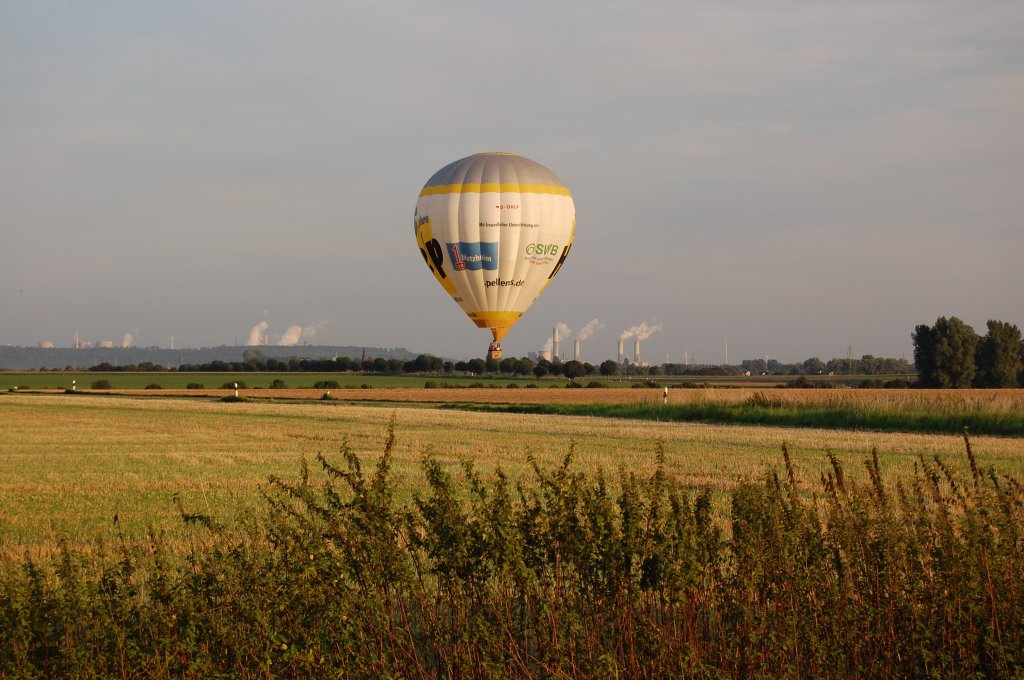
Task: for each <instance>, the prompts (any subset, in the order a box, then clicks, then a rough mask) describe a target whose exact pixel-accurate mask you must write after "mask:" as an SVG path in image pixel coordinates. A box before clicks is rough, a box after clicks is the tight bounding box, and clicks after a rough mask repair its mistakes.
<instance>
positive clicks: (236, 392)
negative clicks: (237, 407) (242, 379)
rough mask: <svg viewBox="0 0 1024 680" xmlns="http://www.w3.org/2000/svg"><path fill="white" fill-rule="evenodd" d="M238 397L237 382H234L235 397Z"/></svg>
mask: <svg viewBox="0 0 1024 680" xmlns="http://www.w3.org/2000/svg"><path fill="white" fill-rule="evenodd" d="M237 398H238V383H235V399H237Z"/></svg>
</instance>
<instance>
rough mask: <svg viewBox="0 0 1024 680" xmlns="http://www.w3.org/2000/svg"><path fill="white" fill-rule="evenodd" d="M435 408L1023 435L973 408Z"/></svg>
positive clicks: (1016, 422)
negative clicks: (943, 409) (953, 409)
mask: <svg viewBox="0 0 1024 680" xmlns="http://www.w3.org/2000/svg"><path fill="white" fill-rule="evenodd" d="M440 408H450V409H457V410H465V411H485V412H498V413H535V414H545V415H564V416H595V417H598V418H631V419H635V420H656V421H667V422H697V423H725V424H736V425H740V424H743V425H768V426H776V427H810V428H819V429H826V430H872V431H879V432H918V433H928V434H962V433H963V431H964V428H967V430H968V431H970V432H971V433H973V434H978V435H998V436H1008V437H1013V436H1021V435H1024V412H1021V411H1020V410H1019V409H1014V410H1002V411H995V410H991V411H989V410H980V409H977V410H975V409H972V410H968V411H962V412H957V413H953V412H948V411H945V412H944V411H941V410H936V411H929V410H926V409H921V408H899V407H897V408H889V409H884V408H878V407H853V406H851V407H841V408H837V407H830V406H820V405H813V404H809V405H782V406H764V405H757V404H750V403H737V404H728V403H709V402H694V403H691V404H658V403H638V404H473V403H458V404H445V405H443V406H440Z"/></svg>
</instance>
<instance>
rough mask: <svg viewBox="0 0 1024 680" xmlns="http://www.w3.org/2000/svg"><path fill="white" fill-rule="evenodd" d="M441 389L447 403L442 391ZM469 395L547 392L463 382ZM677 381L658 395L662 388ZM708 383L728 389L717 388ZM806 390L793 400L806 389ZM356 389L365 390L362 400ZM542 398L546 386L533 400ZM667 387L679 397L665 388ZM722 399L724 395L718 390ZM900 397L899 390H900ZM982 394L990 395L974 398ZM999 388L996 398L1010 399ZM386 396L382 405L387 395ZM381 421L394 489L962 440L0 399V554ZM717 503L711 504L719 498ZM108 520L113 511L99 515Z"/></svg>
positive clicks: (371, 429)
mask: <svg viewBox="0 0 1024 680" xmlns="http://www.w3.org/2000/svg"><path fill="white" fill-rule="evenodd" d="M357 391H358V392H369V393H377V392H379V393H380V395H379V396H380V398H385V397H387V396H388V395H387V394H384V393H390V397H391V398H392V399H394V397H395V396H396V393H397V394H401V395H403V397H408V398H410V399H413V400H414V402H415V403H417V404H418V405H421V406H422V404H423V400H424V399H425V398H427V397H431V398H436V396H437V395H438V394H439V393H440V394H442V395H443V393H445V392H449V391H448V390H409V391H403V390H379V391H376V390H370V391H361V390H357ZM638 391H639V390H618V391H614V390H607V391H606V390H558V391H557V394H558V398H559V399H562V398H571V399H581V400H582V399H585V398H587V397H588V395H589V394H590V393H595V392H597V393H605V392H607V393H609V394H615V393H618V394H620V396H621V397H622V398H623V399H625V398H626V396H627V395H629V396H632V397H633V398H634V399H635V398H637V396H636V395H635V394H633V393H634V392H638ZM451 392H454V393H456V394H454V395H449V397H450V398H463V397H464V396H465V395H463V394H462V392H463V391H460V390H452V391H451ZM465 392H472V393H474V394H475V395H477V396H479V397H480V398H481V399H484V398H486V397H491V398H495V399H496V398H498V397H499V396H504V395H507V394H508V393H510V392H515V393H516V396H518V397H525V396H526V395H531V396H532V395H533V394H541V395H544V394H549V395H550V394H551V393H553V392H555V391H553V390H465ZM681 394H683V391H676V392H674V393H673V398H677V395H681ZM722 394H729V395H735V394H738V393H734V392H733V391H722ZM816 394H818V392H816V391H809V394H808V398H809V399H810V398H817V397H816V396H815V395H816ZM364 396H370V395H364ZM550 398H552V397H551V396H549V399H550ZM678 398H682V397H678ZM730 398H734V397H730ZM905 398H906V397H905ZM978 398H979V399H988V400H989V401H991V400H992V395H988V396H986V397H981V396H979V397H978ZM999 398H1000V399H1004V400H1005V399H1010V400H1012V398H1013V395H1002V396H1000V397H999ZM396 401H397V400H396ZM393 416H394V417H395V420H396V430H397V436H398V440H397V445H396V448H395V461H394V465H395V475H396V478H397V480H398V482H399V488H400V489H401V491H402V493H404V494H411V493H412V492H413V490H415V489H418V488H421V487H422V484H423V477H422V471H421V469H420V467H419V461H420V459H421V457H422V455H423V454H424V452H426V451H432V452H433V453H434V454H435V455H437V456H438V458H439V460H441V461H442V462H443V463H445V464H446V465H450V466H452V467H453V468H454V467H455V466H457V464H458V462H459V461H461V460H472V461H474V462H475V463H476V464H477V465H478V466H479V468H480V469H481V470H482V471H483V472H484V473H485V474H486V473H490V472H492V471H493V470H494V469H495V467H497V466H499V465H500V466H501V467H502V468H503V469H505V470H506V471H507V472H508V473H510V474H511V475H512V477H513V478H515V477H519V476H523V475H525V474H526V473H527V472H528V470H529V466H528V462H527V459H528V456H531V455H532V456H534V457H536V458H537V459H538V461H539V462H540V463H541V464H542V465H545V466H554V465H555V464H557V462H558V461H559V460H560V458H561V457H562V456H563V455H565V453H566V452H567V451H568V450H569V448H570V446H575V450H576V453H577V459H578V465H579V466H580V468H581V469H582V470H584V471H589V472H593V471H594V470H596V469H597V468H602V469H604V470H605V471H606V472H608V473H610V474H612V475H614V474H615V473H616V471H617V470H618V469H619V468H620V467H621V468H624V469H626V470H628V471H635V472H638V473H642V474H649V473H650V471H651V470H652V469H653V465H654V460H655V452H656V450H657V449H658V447H659V446H662V447H663V449H664V452H665V457H666V462H667V467H668V470H669V472H670V474H671V475H672V476H674V477H675V478H676V479H678V480H679V481H681V482H682V483H684V484H685V485H687V486H689V487H692V488H701V487H705V486H706V487H709V488H710V489H711V490H712V491H713V492H715V493H716V494H721V493H724V492H725V491H727V490H729V489H732V488H734V487H735V485H736V484H737V482H738V481H739V480H741V479H743V478H744V477H754V476H757V475H759V474H760V473H761V472H762V471H763V470H764V469H765V468H766V467H767V466H780V465H781V457H780V454H779V451H780V446H781V444H782V442H783V441H785V442H788V445H789V447H790V451H791V453H792V454H793V457H794V460H795V462H796V464H797V468H798V475H799V477H800V478H801V479H803V480H804V481H806V482H809V483H813V482H815V481H816V480H817V478H818V476H819V474H820V473H821V471H823V470H825V469H826V468H827V465H828V463H827V460H826V456H825V452H826V451H832V452H833V453H834V454H835V455H836V456H837V457H838V458H839V460H841V461H842V462H843V463H844V464H845V465H846V466H847V468H848V469H849V470H850V474H851V475H853V476H857V475H861V476H863V466H862V464H861V463H862V461H863V460H865V459H866V458H868V457H869V456H870V451H871V449H872V447H877V448H878V450H879V454H880V457H881V459H882V463H883V468H884V470H885V474H886V475H889V476H890V477H900V476H902V477H906V476H907V475H909V474H910V473H911V472H912V470H913V466H914V464H915V461H916V459H917V458H916V457H917V455H918V454H922V455H924V456H925V457H926V458H928V459H930V458H931V457H932V456H935V455H938V456H941V457H942V458H943V459H945V460H946V461H947V463H948V464H949V465H950V466H951V467H952V468H954V469H956V470H961V471H962V470H963V469H964V468H965V466H966V462H965V459H964V456H963V442H962V440H961V438H960V437H958V436H952V435H918V434H906V433H878V432H854V431H830V430H816V429H804V428H773V427H758V426H735V425H703V424H685V423H667V422H642V421H630V420H621V419H610V418H595V417H577V416H574V417H566V416H557V415H528V414H509V413H470V412H453V411H446V410H439V409H436V408H429V407H423V408H400V407H397V406H395V405H392V404H389V405H386V406H375V405H366V404H347V403H344V402H336V401H332V402H316V403H302V402H294V403H290V402H284V403H281V402H269V401H252V402H249V403H239V404H225V403H220V402H217V401H212V400H206V399H179V398H166V399H164V398H161V399H143V398H138V397H126V396H107V395H103V396H100V395H84V394H78V395H63V394H59V395H35V394H3V395H0V498H2V499H3V503H2V507H0V553H2V554H3V555H6V556H8V557H11V556H18V555H21V554H22V553H24V552H25V551H26V550H28V551H30V552H42V553H45V552H49V551H51V550H52V549H53V548H54V547H55V546H56V545H57V544H58V543H59V542H60V541H62V540H69V541H71V542H72V543H75V544H78V545H88V544H89V543H91V542H93V541H96V540H100V539H112V538H114V537H116V535H117V531H118V530H121V531H123V532H124V533H126V534H128V535H130V536H141V535H143V534H144V533H145V531H146V529H147V527H148V526H150V525H152V526H153V527H155V528H156V529H158V530H159V531H165V532H168V533H169V535H171V536H172V537H174V536H178V535H179V534H180V532H181V531H182V527H181V523H180V519H179V517H178V511H177V509H176V507H175V502H174V500H175V499H179V500H180V501H181V503H182V504H183V505H184V506H185V507H187V508H188V509H190V510H193V511H202V512H208V513H210V514H211V515H213V516H214V517H217V518H218V519H220V520H224V521H228V520H230V519H231V518H233V517H235V516H238V515H240V514H244V513H246V512H249V511H251V510H252V509H253V508H254V507H256V506H257V505H258V504H259V499H260V490H261V489H262V488H264V486H265V483H266V480H267V478H268V477H269V476H270V475H276V476H279V477H283V478H291V477H294V476H295V475H296V474H297V473H298V469H299V465H300V460H301V458H302V457H303V456H305V457H306V458H307V459H312V458H313V457H314V456H315V454H317V453H325V454H327V455H328V457H330V456H331V455H337V451H338V450H339V448H340V446H341V444H342V442H344V441H347V442H348V444H349V445H350V446H351V448H352V449H353V450H354V451H355V452H356V453H358V454H360V455H361V456H365V457H366V459H367V461H370V460H374V459H375V458H376V457H377V456H378V455H379V453H380V450H381V446H382V443H383V441H384V437H385V430H386V424H387V422H388V421H389V420H390V419H391V418H392V417H393ZM973 446H974V450H975V452H976V454H977V456H978V459H979V461H980V462H981V463H982V464H983V465H995V466H996V467H997V469H999V470H1000V471H1001V472H1008V473H1012V474H1015V475H1018V476H1020V475H1021V473H1022V472H1024V439H1021V438H1015V437H1009V438H1007V437H975V438H974V439H973ZM719 511H723V510H722V509H721V508H719ZM115 515H116V516H117V518H118V523H117V526H116V527H115V525H114V517H115Z"/></svg>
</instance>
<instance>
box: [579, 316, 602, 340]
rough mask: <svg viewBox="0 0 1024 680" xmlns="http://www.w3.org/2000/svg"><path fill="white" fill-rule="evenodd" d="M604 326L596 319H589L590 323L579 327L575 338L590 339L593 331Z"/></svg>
mask: <svg viewBox="0 0 1024 680" xmlns="http://www.w3.org/2000/svg"><path fill="white" fill-rule="evenodd" d="M601 328H604V324H603V323H601V322H600V321H598V320H597V319H591V320H590V323H588V324H587V325H586V326H584V327H583V328H582V329H580V332H579V333H577V334H576V339H577V340H590V336H592V335H593V334H594V331H596V330H599V329H601Z"/></svg>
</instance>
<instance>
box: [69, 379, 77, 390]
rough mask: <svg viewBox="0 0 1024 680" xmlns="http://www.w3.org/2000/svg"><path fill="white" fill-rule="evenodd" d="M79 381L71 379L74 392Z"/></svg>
mask: <svg viewBox="0 0 1024 680" xmlns="http://www.w3.org/2000/svg"><path fill="white" fill-rule="evenodd" d="M77 382H78V381H77V380H72V381H71V391H72V392H74V391H75V389H76V387H77V386H76V384H75V383H77Z"/></svg>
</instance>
